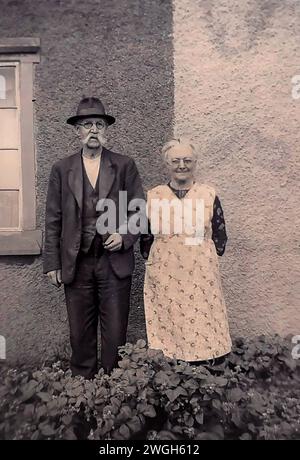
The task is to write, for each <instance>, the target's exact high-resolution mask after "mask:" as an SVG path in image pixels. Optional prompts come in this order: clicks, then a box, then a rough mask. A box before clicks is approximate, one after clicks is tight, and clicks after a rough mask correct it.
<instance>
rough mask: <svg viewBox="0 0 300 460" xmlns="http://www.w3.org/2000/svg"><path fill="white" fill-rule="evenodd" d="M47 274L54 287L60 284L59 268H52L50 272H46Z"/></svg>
mask: <svg viewBox="0 0 300 460" xmlns="http://www.w3.org/2000/svg"><path fill="white" fill-rule="evenodd" d="M47 276H48V278H49V280H50V283H51V284H53V285H54V286H56V287H60V286H61V270H53V271H52V272H48V273H47Z"/></svg>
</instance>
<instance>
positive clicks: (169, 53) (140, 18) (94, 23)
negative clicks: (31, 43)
mask: <svg viewBox="0 0 300 460" xmlns="http://www.w3.org/2000/svg"><path fill="white" fill-rule="evenodd" d="M172 7H173V9H174V11H173V18H172ZM0 11H1V15H0V36H2V37H16V36H32V35H33V36H38V37H40V38H41V43H42V59H41V63H40V64H39V65H38V66H37V67H36V82H35V98H36V102H35V108H36V151H37V219H38V227H39V228H43V224H44V206H45V192H46V187H47V181H48V176H49V172H50V167H51V165H52V163H53V162H54V161H55V160H56V159H58V158H62V157H63V156H65V155H68V154H69V153H71V152H72V151H73V149H74V148H76V147H77V144H76V142H75V141H74V137H73V134H72V129H71V128H70V127H66V126H65V119H66V117H67V116H69V115H70V114H72V113H73V111H74V110H75V107H76V104H77V101H78V100H79V99H80V97H81V96H82V95H83V94H91V93H93V94H98V95H99V96H100V97H102V98H103V100H104V101H105V103H106V105H107V108H108V110H109V111H111V112H112V113H113V114H114V115H115V116H116V117H117V120H118V121H117V124H116V125H115V126H113V127H112V128H111V136H110V145H111V146H112V147H113V148H115V150H117V151H120V152H123V153H129V154H130V155H132V156H133V157H134V159H135V160H136V162H137V164H138V167H139V169H140V172H141V175H142V176H143V180H144V185H145V188H146V189H147V188H149V187H151V186H154V185H156V184H158V183H160V182H161V181H162V180H164V177H165V176H164V171H162V169H161V164H160V156H159V147H160V146H161V144H162V143H163V142H164V141H165V140H167V139H168V138H169V137H170V135H171V134H172V132H173V130H174V132H175V134H181V133H184V134H186V135H190V136H191V137H192V138H194V139H195V140H196V142H197V143H198V145H199V151H200V161H199V172H198V174H199V180H201V181H206V182H209V183H211V184H213V185H215V187H216V189H217V191H218V192H219V194H220V197H221V200H222V203H223V207H224V211H225V217H226V221H227V228H228V234H229V243H228V247H227V251H226V255H225V256H224V258H222V259H220V262H221V270H222V278H223V286H224V293H225V297H226V301H227V305H228V310H229V317H230V324H231V330H232V333H233V335H255V334H258V333H268V334H272V333H274V332H278V333H280V334H287V333H296V334H297V333H300V317H299V314H300V313H299V300H300V292H299V281H298V280H299V236H298V233H299V232H298V230H297V229H299V219H300V218H299V213H298V212H297V204H298V202H299V188H298V187H297V185H298V184H297V178H298V175H299V162H298V163H297V157H298V146H299V140H300V134H299V133H300V131H299V123H300V118H299V110H300V100H298V101H296V100H293V99H292V97H291V78H292V76H293V75H295V74H300V67H299V65H300V64H299V57H300V56H299V55H300V51H299V35H300V26H299V24H300V2H299V1H298V0H284V1H282V0H272V1H271V0H261V1H259V0H239V1H233V0H226V1H225V0H173V4H171V0H143V1H141V0H126V1H125V0H124V1H119V0H113V1H109V0H93V1H92V0H86V1H85V2H80V1H78V0H70V1H62V0H61V1H59V0H51V1H46V0H40V1H37V0H22V1H21V0H10V1H9V0H8V1H4V0H0ZM172 20H173V28H172ZM173 47H174V49H173ZM173 66H174V69H173ZM174 84H175V92H174ZM173 112H175V118H174V116H173ZM143 274H144V272H143V266H142V263H141V260H140V258H139V259H138V264H137V270H136V278H135V282H134V286H133V293H132V294H133V295H132V309H131V315H130V326H129V334H128V339H129V340H135V339H136V338H138V337H142V336H144V334H145V329H144V316H143V309H142V295H141V294H142V279H143ZM0 290H1V297H0V335H5V336H6V338H7V350H8V359H9V361H11V362H12V361H15V362H16V361H17V360H20V361H31V362H33V361H42V360H43V359H45V358H47V357H48V356H51V355H53V353H55V351H56V350H57V351H59V352H60V353H61V352H62V351H63V348H64V345H67V344H68V325H67V317H66V311H65V306H64V299H63V293H62V291H57V290H56V289H55V288H53V287H51V286H50V285H49V284H48V283H47V281H46V280H45V279H44V277H43V275H42V273H41V258H39V257H38V258H34V257H0Z"/></svg>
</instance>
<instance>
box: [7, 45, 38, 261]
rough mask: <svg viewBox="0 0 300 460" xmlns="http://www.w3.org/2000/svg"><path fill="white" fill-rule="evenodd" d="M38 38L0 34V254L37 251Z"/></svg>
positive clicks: (34, 252) (36, 252)
mask: <svg viewBox="0 0 300 460" xmlns="http://www.w3.org/2000/svg"><path fill="white" fill-rule="evenodd" d="M39 48H40V46H39V39H36V38H34V39H32V38H22V39H16V38H15V39H6V40H3V39H0V254H2V255H3V254H6V255H10V254H17V255H18V254H20V255H22V254H40V252H41V246H42V232H41V231H38V230H36V216H35V201H36V197H35V149H34V138H33V74H34V64H35V63H37V62H39V54H38V53H39Z"/></svg>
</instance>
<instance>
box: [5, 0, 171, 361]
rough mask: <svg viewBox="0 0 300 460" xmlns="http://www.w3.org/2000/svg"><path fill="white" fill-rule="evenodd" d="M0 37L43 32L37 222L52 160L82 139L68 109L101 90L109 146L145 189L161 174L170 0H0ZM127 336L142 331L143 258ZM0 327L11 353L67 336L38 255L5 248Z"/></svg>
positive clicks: (35, 354) (24, 354)
mask: <svg viewBox="0 0 300 460" xmlns="http://www.w3.org/2000/svg"><path fill="white" fill-rule="evenodd" d="M0 11H1V14H0V36H1V37H20V36H25V37H26V36H37V37H40V38H41V63H40V64H39V65H37V67H36V82H35V99H36V102H35V110H36V152H37V179H36V186H37V221H38V227H39V228H42V229H43V226H44V207H45V197H46V188H47V182H48V177H49V172H50V168H51V165H52V164H53V162H54V161H56V160H57V159H59V158H62V157H64V156H65V155H68V154H71V153H72V152H73V150H74V149H76V148H77V147H78V144H77V143H76V142H75V141H74V134H73V132H72V128H71V127H68V126H66V124H65V120H66V118H67V117H68V116H69V115H71V114H73V113H74V110H75V109H76V105H77V103H78V101H79V100H80V98H81V97H82V95H83V94H86V95H88V94H95V95H98V96H99V97H100V98H101V99H103V101H104V102H105V104H106V106H107V110H108V111H109V112H111V113H112V114H113V115H114V116H115V117H116V118H117V123H116V124H115V125H114V126H113V127H112V128H111V130H110V146H111V147H112V148H113V149H114V150H116V151H118V152H121V153H126V154H129V155H131V156H132V157H133V158H134V159H135V160H136V163H137V165H138V167H139V170H140V173H141V176H142V177H143V179H144V184H145V187H146V188H149V187H151V186H154V185H156V184H157V183H159V182H161V180H162V176H161V172H160V161H159V156H158V155H155V157H154V158H153V152H156V151H157V150H158V149H159V147H160V146H161V145H162V143H163V142H165V141H166V139H167V138H168V137H169V136H170V133H171V126H172V119H173V106H174V103H173V67H172V66H173V54H172V35H171V34H172V6H171V3H170V1H168V0H161V1H160V0H150V1H149V0H145V1H141V0H126V1H119V0H85V1H79V0H71V1H59V0H50V1H49V0H11V1H4V0H0ZM137 262H138V263H137V270H136V277H135V282H134V285H133V291H132V308H131V314H130V324H129V332H128V339H129V340H136V339H137V338H140V337H144V334H145V329H144V315H143V308H142V280H143V276H144V271H143V264H142V263H141V259H140V258H138V260H137ZM0 292H1V297H0V335H4V336H5V337H6V339H7V358H8V361H10V362H16V361H17V360H19V361H21V362H23V361H30V362H34V361H42V360H43V359H45V358H47V357H50V356H52V355H53V353H55V352H56V351H58V352H59V353H62V352H64V346H65V345H67V344H68V324H67V316H66V309H65V305H64V298H63V291H62V290H60V291H58V290H56V288H54V287H52V286H50V285H49V283H48V282H47V280H46V279H45V277H44V276H43V275H42V267H41V258H40V257H37V258H34V257H3V256H2V257H0Z"/></svg>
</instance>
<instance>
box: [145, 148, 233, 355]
mask: <svg viewBox="0 0 300 460" xmlns="http://www.w3.org/2000/svg"><path fill="white" fill-rule="evenodd" d="M162 155H163V159H164V162H165V164H166V166H167V169H168V172H169V175H170V181H169V183H168V184H166V185H158V186H157V187H154V188H153V189H151V190H149V192H148V194H147V212H148V219H149V234H148V235H143V236H142V238H141V252H142V255H143V257H144V258H145V259H147V261H146V262H145V264H146V273H145V285H144V303H145V316H146V329H147V336H148V344H149V347H150V348H154V349H161V350H162V351H163V352H164V354H165V355H166V356H169V357H171V358H176V359H179V360H185V361H189V362H199V361H207V360H211V359H213V360H214V359H215V358H221V357H223V356H224V355H226V354H228V353H229V352H230V350H231V339H230V335H229V327H228V320H227V313H226V305H225V302H224V297H223V293H222V286H221V279H220V274H219V261H218V256H222V255H223V253H224V251H225V245H226V241H227V236H226V229H225V221H224V216H223V211H222V207H221V203H220V200H219V198H218V196H217V195H216V192H215V190H214V188H213V187H211V186H210V185H207V184H204V183H199V182H197V181H195V179H194V172H195V168H196V163H197V159H196V152H195V148H194V147H193V145H192V144H191V143H189V142H187V141H183V140H181V139H178V140H172V141H170V142H168V143H167V144H166V145H164V147H163V149H162ZM158 200H165V201H164V203H165V204H166V203H170V205H171V206H170V212H169V217H167V218H166V220H165V224H166V222H167V224H169V227H168V225H165V226H164V225H163V219H164V218H165V217H166V214H165V216H164V215H163V214H164V212H163V210H162V208H163V206H162V207H161V208H160V210H159V212H158V213H156V214H155V212H153V210H154V208H155V209H156V210H157V209H158V208H157V203H158V202H159V201H158ZM166 200H167V201H166ZM178 200H179V202H180V205H182V206H183V208H182V209H190V210H192V211H191V214H192V219H193V220H192V223H194V225H192V224H191V222H184V217H183V216H185V215H186V214H184V212H182V213H181V214H178V212H176V210H175V209H176V202H177V201H178ZM161 203H162V202H161ZM199 203H202V205H203V208H202V209H203V212H202V216H203V219H202V224H203V228H202V237H201V238H199V232H198V233H197V231H196V228H197V225H195V224H196V217H197V219H199V212H198V211H197V206H198V205H199ZM177 204H179V203H177ZM154 205H155V206H154ZM198 209H199V206H198ZM165 213H166V210H165ZM190 217H191V216H190ZM178 219H179V220H180V219H181V220H182V222H179V220H178ZM154 221H155V222H154ZM180 224H182V225H181V227H180ZM185 224H187V225H185ZM154 227H155V229H154ZM166 227H168V229H167V231H166ZM178 228H179V230H178ZM180 228H181V230H180ZM150 229H151V230H150ZM151 231H152V234H151ZM200 234H201V232H200ZM197 237H198V238H197ZM221 359H222V358H221Z"/></svg>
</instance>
